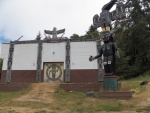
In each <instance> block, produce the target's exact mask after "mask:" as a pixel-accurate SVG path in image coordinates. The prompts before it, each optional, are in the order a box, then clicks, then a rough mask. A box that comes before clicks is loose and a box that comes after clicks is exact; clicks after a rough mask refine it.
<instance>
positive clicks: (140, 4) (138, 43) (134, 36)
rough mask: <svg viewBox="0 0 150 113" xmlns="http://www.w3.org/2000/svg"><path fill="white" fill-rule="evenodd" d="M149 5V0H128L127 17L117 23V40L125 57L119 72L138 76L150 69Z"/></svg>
mask: <svg viewBox="0 0 150 113" xmlns="http://www.w3.org/2000/svg"><path fill="white" fill-rule="evenodd" d="M149 5H150V4H149V3H148V0H128V2H127V3H126V7H127V11H129V12H128V17H127V19H126V20H125V21H123V22H121V23H119V24H118V23H117V22H116V24H115V33H116V42H117V43H118V47H119V48H120V51H121V53H122V54H121V55H122V57H123V58H122V62H121V66H119V67H120V68H118V73H119V74H125V75H131V76H137V75H139V74H140V73H143V72H145V71H146V70H148V69H150V44H149V43H150V13H149V10H150V8H149ZM118 25H119V26H120V27H119V28H118ZM127 77H130V76H127Z"/></svg>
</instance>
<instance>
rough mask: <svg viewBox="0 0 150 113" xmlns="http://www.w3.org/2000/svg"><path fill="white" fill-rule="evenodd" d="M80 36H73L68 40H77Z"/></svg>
mask: <svg viewBox="0 0 150 113" xmlns="http://www.w3.org/2000/svg"><path fill="white" fill-rule="evenodd" d="M79 38H80V36H79V35H78V34H73V35H72V36H71V37H70V39H79Z"/></svg>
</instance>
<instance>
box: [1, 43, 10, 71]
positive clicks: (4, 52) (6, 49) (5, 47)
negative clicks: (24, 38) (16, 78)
mask: <svg viewBox="0 0 150 113" xmlns="http://www.w3.org/2000/svg"><path fill="white" fill-rule="evenodd" d="M9 46H10V44H2V50H1V58H3V69H2V70H7V61H8V55H9V54H8V53H9Z"/></svg>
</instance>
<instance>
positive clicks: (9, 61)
mask: <svg viewBox="0 0 150 113" xmlns="http://www.w3.org/2000/svg"><path fill="white" fill-rule="evenodd" d="M14 46H15V44H14V43H12V42H11V43H10V47H9V55H8V61H7V73H6V82H11V69H12V62H13V53H14Z"/></svg>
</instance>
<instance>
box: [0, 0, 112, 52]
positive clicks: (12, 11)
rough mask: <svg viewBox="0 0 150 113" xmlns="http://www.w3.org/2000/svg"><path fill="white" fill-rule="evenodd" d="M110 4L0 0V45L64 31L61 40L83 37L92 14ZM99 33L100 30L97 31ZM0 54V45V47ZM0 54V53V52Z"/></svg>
mask: <svg viewBox="0 0 150 113" xmlns="http://www.w3.org/2000/svg"><path fill="white" fill-rule="evenodd" d="M109 1H110V0H0V43H1V42H8V41H10V40H12V41H14V40H16V39H18V38H19V37H20V36H22V35H23V38H22V39H21V40H34V39H35V37H36V35H37V34H38V32H39V31H40V32H41V35H42V36H43V38H44V30H52V29H53V27H56V28H57V30H59V29H64V28H65V29H66V31H65V34H64V36H65V37H68V38H69V37H70V36H71V35H72V34H78V35H84V34H85V33H86V32H85V31H87V30H88V29H89V26H90V25H91V24H92V21H93V20H92V19H93V16H94V15H95V14H100V12H101V8H102V6H103V5H104V4H106V3H108V2H109ZM99 30H100V29H99ZM0 50H1V45H0ZM0 52H1V51H0Z"/></svg>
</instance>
